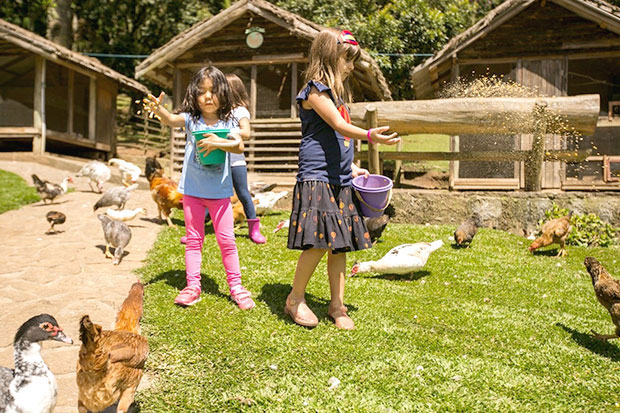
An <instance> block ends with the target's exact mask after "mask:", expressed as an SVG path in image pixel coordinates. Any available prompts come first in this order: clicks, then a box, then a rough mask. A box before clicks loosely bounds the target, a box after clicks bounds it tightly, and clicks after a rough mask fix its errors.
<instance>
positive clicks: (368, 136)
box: [366, 128, 374, 145]
mask: <svg viewBox="0 0 620 413" xmlns="http://www.w3.org/2000/svg"><path fill="white" fill-rule="evenodd" d="M370 132H372V128H370V129H368V132H366V137H367V138H368V142H369V143H371V144H373V145H374V142H373V141H372V139H371V137H370Z"/></svg>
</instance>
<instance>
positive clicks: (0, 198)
mask: <svg viewBox="0 0 620 413" xmlns="http://www.w3.org/2000/svg"><path fill="white" fill-rule="evenodd" d="M40 200H41V198H40V197H39V194H38V193H37V190H36V189H35V188H34V186H29V184H28V183H27V182H26V181H24V180H23V179H22V177H21V176H19V175H17V174H14V173H12V172H8V171H4V170H1V169H0V214H2V213H3V212H6V211H10V210H12V209H18V208H20V207H22V206H24V205H28V204H32V203H34V202H37V201H40Z"/></svg>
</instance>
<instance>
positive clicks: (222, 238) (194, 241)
mask: <svg viewBox="0 0 620 413" xmlns="http://www.w3.org/2000/svg"><path fill="white" fill-rule="evenodd" d="M206 208H209V215H211V220H212V221H213V229H214V230H215V238H216V239H217V243H218V245H219V246H220V251H221V252H222V263H223V264H224V269H225V270H226V281H227V282H228V287H229V288H230V289H232V288H233V287H236V286H240V285H241V270H240V268H239V254H237V244H235V233H234V230H233V214H232V207H231V206H230V199H229V198H223V199H205V198H196V197H193V196H189V195H183V212H184V213H185V234H186V236H187V242H186V244H185V274H186V278H187V286H188V287H198V288H200V267H201V266H202V244H203V243H204V239H205V209H206Z"/></svg>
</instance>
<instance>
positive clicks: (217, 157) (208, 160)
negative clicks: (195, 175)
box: [192, 129, 230, 165]
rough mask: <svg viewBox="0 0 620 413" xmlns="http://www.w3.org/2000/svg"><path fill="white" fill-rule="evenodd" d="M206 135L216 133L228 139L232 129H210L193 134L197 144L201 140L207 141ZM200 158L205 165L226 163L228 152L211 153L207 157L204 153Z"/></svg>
mask: <svg viewBox="0 0 620 413" xmlns="http://www.w3.org/2000/svg"><path fill="white" fill-rule="evenodd" d="M205 133H214V134H216V135H217V136H218V137H220V138H222V139H227V137H228V134H229V133H230V129H208V130H198V131H195V132H192V134H193V135H194V138H195V139H196V142H198V141H199V140H201V139H205V137H204V134H205ZM198 157H199V158H200V163H201V164H203V165H215V164H219V163H224V162H226V152H225V151H223V150H221V149H216V150H214V151H211V153H210V154H209V155H207V156H205V155H204V153H203V152H199V153H198Z"/></svg>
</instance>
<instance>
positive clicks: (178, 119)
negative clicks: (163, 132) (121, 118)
mask: <svg viewBox="0 0 620 413" xmlns="http://www.w3.org/2000/svg"><path fill="white" fill-rule="evenodd" d="M164 96H166V94H165V93H164V92H161V93H160V94H159V97H155V96H153V95H151V94H150V93H149V94H148V95H147V97H145V98H144V99H143V100H142V102H143V103H144V109H145V110H146V111H147V112H152V113H153V114H155V115H156V116H157V117H158V118H159V120H160V121H161V123H163V124H164V125H166V126H172V127H176V128H180V127H182V126H185V118H184V117H183V116H182V115H178V114H175V113H170V112H169V111H168V109H166V108H165V107H163V106H162V105H161V102H163V100H164Z"/></svg>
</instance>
